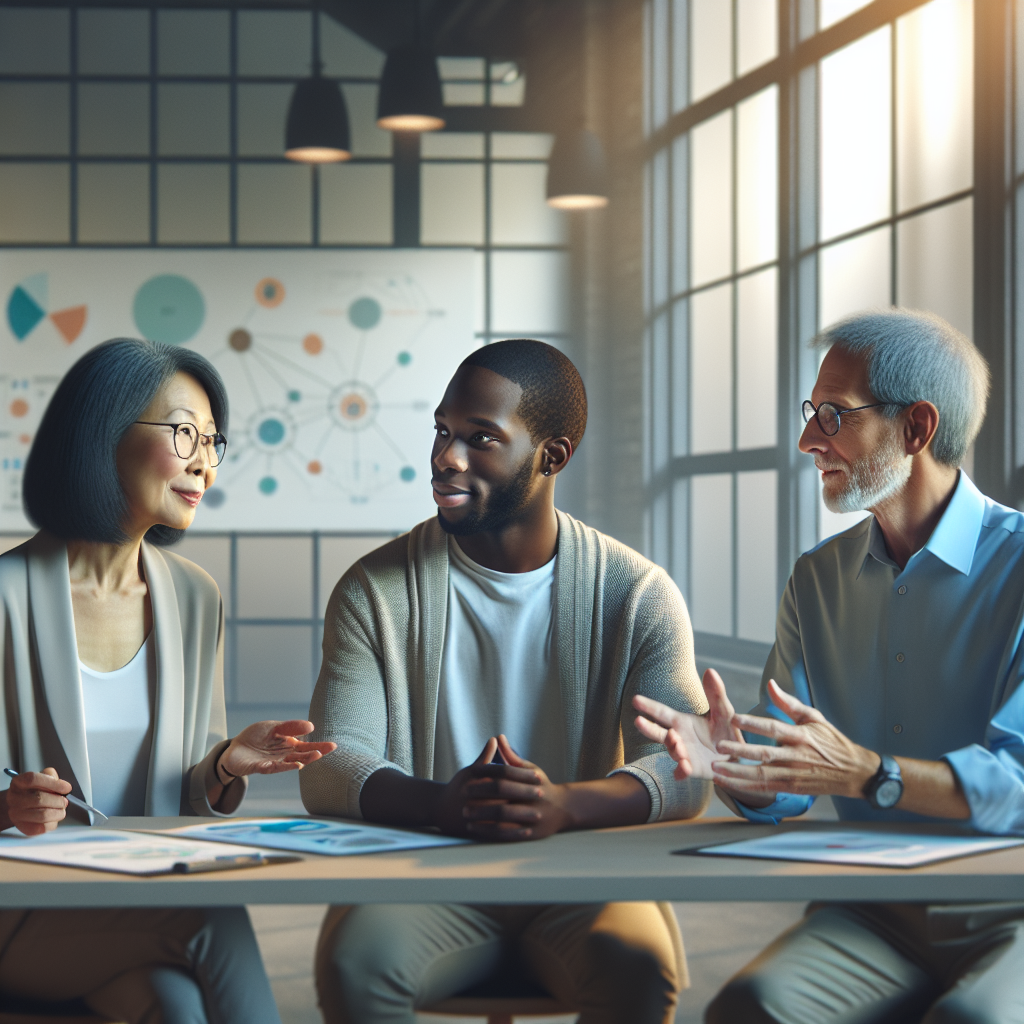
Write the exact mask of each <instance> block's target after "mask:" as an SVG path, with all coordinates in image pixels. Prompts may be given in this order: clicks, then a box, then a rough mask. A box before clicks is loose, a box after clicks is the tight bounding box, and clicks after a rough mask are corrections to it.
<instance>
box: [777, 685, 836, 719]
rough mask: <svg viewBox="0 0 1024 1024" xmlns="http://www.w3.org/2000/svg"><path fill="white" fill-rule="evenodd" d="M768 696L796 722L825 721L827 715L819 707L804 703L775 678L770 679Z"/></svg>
mask: <svg viewBox="0 0 1024 1024" xmlns="http://www.w3.org/2000/svg"><path fill="white" fill-rule="evenodd" d="M768 696H769V697H770V698H771V701H772V703H773V704H774V705H775V706H776V707H777V708H779V709H780V710H782V711H785V712H786V714H787V715H789V717H790V718H792V719H793V721H794V722H796V723H798V724H799V723H802V722H824V721H825V717H824V715H822V713H821V712H820V711H819V710H818V709H817V708H812V707H811V706H810V705H809V704H804V703H803V701H801V700H798V699H797V698H796V697H794V696H793V694H791V693H787V692H786V691H785V690H784V689H782V687H781V686H779V684H778V683H777V682H775V680H774V679H769V680H768Z"/></svg>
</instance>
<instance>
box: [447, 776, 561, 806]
mask: <svg viewBox="0 0 1024 1024" xmlns="http://www.w3.org/2000/svg"><path fill="white" fill-rule="evenodd" d="M462 791H463V793H464V794H465V795H466V798H467V799H469V800H486V799H492V800H493V799H495V798H497V799H500V800H519V801H522V802H524V803H534V802H535V801H537V800H540V799H542V798H543V796H544V791H543V790H542V789H540V788H539V787H538V786H530V785H526V784H524V783H522V782H512V781H511V780H510V779H472V780H470V781H469V782H467V783H466V784H465V786H463V789H462Z"/></svg>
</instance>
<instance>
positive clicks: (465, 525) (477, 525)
mask: <svg viewBox="0 0 1024 1024" xmlns="http://www.w3.org/2000/svg"><path fill="white" fill-rule="evenodd" d="M532 480H533V454H532V453H531V454H530V455H529V456H528V457H527V458H526V459H524V460H523V464H522V466H520V467H519V469H517V470H516V472H515V475H514V476H513V477H512V479H511V480H509V482H508V483H507V484H504V485H503V486H502V487H496V488H494V490H492V491H491V496H490V498H489V499H488V501H487V504H486V505H485V506H484V507H483V508H482V509H474V510H473V511H472V512H469V513H467V515H466V516H465V517H464V518H462V519H461V520H459V522H457V523H453V522H450V521H449V520H447V519H445V517H444V510H443V509H440V508H439V509H438V510H437V521H438V522H439V523H440V524H441V529H442V530H444V531H445V533H451V534H454V535H455V536H457V537H466V536H468V535H469V534H471V533H497V532H498V531H500V530H504V529H505V528H506V527H508V526H511V525H512V524H513V523H514V522H516V521H517V520H518V519H520V518H522V515H523V513H524V512H525V511H526V508H527V506H528V505H529V503H530V482H531V481H532Z"/></svg>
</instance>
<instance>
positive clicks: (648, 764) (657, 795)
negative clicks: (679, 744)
mask: <svg viewBox="0 0 1024 1024" xmlns="http://www.w3.org/2000/svg"><path fill="white" fill-rule="evenodd" d="M675 768H676V763H675V761H673V760H672V757H671V756H670V755H669V753H668V751H667V750H662V751H660V752H659V753H657V754H649V755H648V756H647V757H641V758H639V759H637V760H636V761H632V762H630V763H629V764H626V765H623V766H622V767H621V768H616V769H615V771H613V772H609V773H608V775H609V778H610V777H611V776H612V775H617V774H620V773H623V774H626V775H632V776H633V777H634V778H635V779H639V780H640V781H641V782H642V783H643V784H644V785H645V786H646V787H647V792H648V794H649V795H650V798H651V813H650V814H649V815H648V817H647V821H648V822H652V821H677V820H679V819H681V818H697V817H699V816H700V815H701V814H703V813H704V811H705V810H706V809H707V806H708V804H709V803H710V802H711V790H712V785H711V782H710V781H708V780H707V779H686V780H685V781H683V782H680V781H679V780H678V779H677V778H676V777H675V775H674V772H675Z"/></svg>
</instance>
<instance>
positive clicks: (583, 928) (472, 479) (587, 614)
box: [301, 339, 710, 1024]
mask: <svg viewBox="0 0 1024 1024" xmlns="http://www.w3.org/2000/svg"><path fill="white" fill-rule="evenodd" d="M586 416H587V406H586V393H585V391H584V388H583V382H582V380H581V379H580V376H579V374H578V373H577V371H576V368H575V367H574V366H573V365H572V363H571V362H570V361H569V360H568V359H567V358H566V357H565V356H564V355H562V354H561V353H560V352H559V351H558V350H557V349H555V348H552V347H551V346H550V345H545V344H543V343H541V342H539V341H530V340H526V339H518V340H511V341H503V342H498V343H496V344H493V345H488V346H486V347H484V348H481V349H479V350H478V351H476V352H474V353H473V354H472V355H471V356H469V358H467V359H466V360H465V362H464V363H463V364H462V366H461V367H460V368H459V370H458V372H457V373H456V374H455V376H454V377H453V378H452V381H451V383H450V384H449V386H448V389H447V391H446V392H445V395H444V398H443V399H442V400H441V404H440V405H439V406H438V408H437V411H436V413H435V430H436V434H437V436H436V440H435V442H434V448H433V454H432V458H431V469H432V475H433V490H434V500H435V501H436V502H437V505H438V512H437V518H436V519H432V520H428V521H427V522H425V523H421V524H419V525H418V526H416V527H415V528H414V529H413V530H412V531H411V532H410V533H408V534H407V535H405V536H402V537H399V538H398V539H396V540H394V541H392V542H391V543H389V544H386V545H385V546H384V547H382V548H379V549H378V550H377V551H374V552H372V553H371V554H370V555H368V556H366V557H365V558H363V559H362V560H361V561H360V562H358V563H357V564H356V565H355V566H353V568H352V569H350V570H349V572H348V573H346V575H345V576H344V578H343V579H342V580H341V582H340V583H339V584H338V586H337V587H336V588H335V591H334V594H333V595H332V597H331V601H330V605H329V606H328V610H327V617H326V624H325V631H324V660H323V667H322V668H321V671H320V678H319V680H318V681H317V685H316V691H315V693H314V694H313V702H312V706H311V711H310V714H311V717H312V720H313V721H314V722H315V723H316V726H317V733H316V736H317V738H318V739H327V738H331V739H332V740H334V741H336V742H337V744H338V751H337V752H336V754H335V755H333V756H332V757H329V758H325V759H323V761H322V762H321V763H318V764H316V765H312V766H310V767H309V768H307V769H306V770H305V771H304V772H302V778H301V781H302V795H303V801H304V803H305V805H306V807H307V809H308V810H309V811H310V812H311V813H313V814H335V815H345V816H349V817H363V818H366V819H367V820H369V821H377V822H382V823H388V824H400V825H434V826H437V827H439V828H440V829H442V830H443V831H444V832H446V833H449V834H454V835H469V836H472V837H474V838H477V839H483V840H492V841H509V840H523V839H541V838H543V837H545V836H549V835H551V834H553V833H555V832H559V831H562V830H565V829H584V828H599V827H606V826H614V825H630V824H640V823H642V822H647V821H656V820H659V819H667V818H684V817H691V816H695V815H698V814H700V813H701V812H702V810H703V809H704V807H705V806H706V804H707V801H708V799H709V798H710V790H709V786H708V783H706V782H702V781H699V780H698V781H695V782H693V783H689V784H687V785H685V786H683V787H681V788H680V787H678V784H677V783H676V782H674V780H673V771H674V768H675V766H674V764H673V762H672V759H671V757H670V756H669V755H668V754H667V753H666V752H665V751H664V750H662V749H661V748H660V747H659V746H658V744H656V743H651V742H649V741H646V740H645V739H644V737H642V736H641V735H640V734H639V733H638V732H637V730H636V729H635V728H634V727H633V724H632V712H631V708H630V700H631V699H632V698H633V696H634V695H636V694H643V695H646V696H648V697H651V698H653V699H656V700H659V701H666V702H671V703H673V704H674V705H676V706H679V707H684V708H687V709H688V710H691V711H693V712H694V713H700V712H702V711H703V710H705V708H706V704H705V702H704V699H703V695H702V693H701V690H700V684H699V681H698V678H697V673H696V669H695V665H694V658H693V641H692V633H691V629H690V622H689V618H688V616H687V612H686V607H685V605H684V603H683V600H682V597H681V596H680V594H679V591H678V590H677V589H676V587H675V585H674V584H673V583H672V581H671V580H670V579H669V578H668V576H667V575H666V574H665V573H664V572H663V571H662V570H661V569H659V568H658V567H657V566H654V565H652V564H651V563H650V562H648V561H647V560H646V559H644V558H642V557H641V556H640V555H639V554H637V553H636V552H635V551H632V550H630V549H629V548H627V547H625V546H623V545H622V544H619V543H617V542H616V541H614V540H612V539H611V538H609V537H605V536H603V535H602V534H600V533H598V532H597V531H595V530H592V529H590V528H588V527H586V526H584V525H583V524H582V523H579V522H577V521H576V520H574V519H572V518H571V517H569V516H567V515H565V514H564V513H561V512H557V511H556V510H555V506H554V493H555V481H556V479H557V478H558V474H559V473H561V472H562V471H563V470H564V469H565V467H566V466H567V465H568V464H569V460H570V459H571V457H572V455H573V452H574V451H575V450H576V448H577V447H578V445H579V443H580V440H581V439H582V437H583V431H584V428H585V426H586ZM584 737H586V739H585V741H584ZM310 769H313V770H312V771H311V770H310ZM506 954H511V955H512V957H513V958H514V959H517V960H518V961H519V963H520V965H521V969H522V970H525V971H527V972H528V973H531V974H532V975H533V976H534V977H535V978H536V980H538V981H539V982H541V983H542V984H543V985H544V986H545V987H546V988H547V989H548V990H549V991H551V992H552V993H553V994H554V995H556V996H558V997H559V998H563V999H565V1000H566V1001H569V1002H571V1003H572V1004H573V1005H575V1006H579V1007H581V1008H582V1010H583V1015H582V1016H581V1018H580V1020H581V1022H583V1024H613V1022H616V1024H645V1022H650V1024H656V1022H657V1024H663V1022H666V1021H670V1020H671V1019H672V1017H673V1015H674V1007H675V1003H676V994H677V991H678V989H679V988H680V987H682V986H683V985H684V984H685V977H683V976H681V975H682V972H683V970H684V964H685V961H684V960H683V958H682V948H681V944H680V942H679V936H678V929H677V927H676V925H675V920H674V918H673V917H672V916H671V909H670V908H668V907H666V906H658V905H656V904H644V903H640V904H603V905H595V906H582V907H581V906H529V907H501V906H453V905H445V906H364V907H354V908H344V907H336V908H332V910H331V911H330V912H329V913H328V916H327V919H326V920H325V922H324V927H323V930H322V933H321V938H320V945H319V950H318V955H317V985H318V989H319V993H320V1001H321V1008H322V1009H323V1011H324V1015H325V1018H326V1019H327V1020H328V1021H329V1022H331V1024H338V1022H353V1024H355V1022H358V1024H377V1022H384V1021H388V1022H403V1024H412V1021H413V1016H414V1008H415V1007H416V1006H417V1005H423V1004H424V1003H426V1002H430V1001H433V1000H436V999H439V998H442V997H444V996H446V995H450V994H453V993H455V992H458V991H461V990H462V989H464V988H466V987H467V986H469V985H472V984H473V983H475V982H478V981H481V980H483V979H484V978H486V977H488V976H490V975H491V974H493V973H494V971H495V970H496V969H497V968H498V967H499V966H500V965H501V964H502V963H503V962H504V961H505V959H506Z"/></svg>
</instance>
